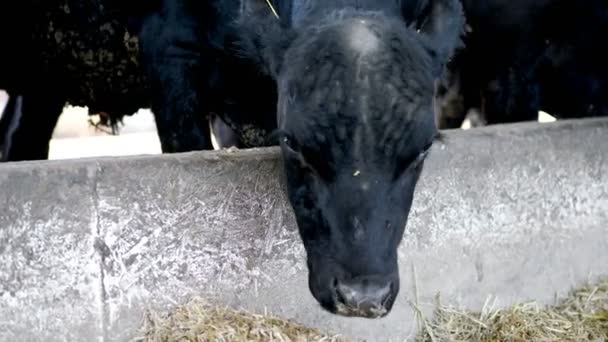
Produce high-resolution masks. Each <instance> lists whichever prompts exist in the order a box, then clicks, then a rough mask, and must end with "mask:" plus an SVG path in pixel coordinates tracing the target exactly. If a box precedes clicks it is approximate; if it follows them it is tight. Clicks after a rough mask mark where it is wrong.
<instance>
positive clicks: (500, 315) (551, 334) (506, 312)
mask: <svg viewBox="0 0 608 342" xmlns="http://www.w3.org/2000/svg"><path fill="white" fill-rule="evenodd" d="M494 305H495V302H494ZM494 305H492V304H490V303H489V301H488V302H486V305H484V307H483V309H482V310H481V312H470V311H467V310H458V309H455V308H453V307H447V306H443V305H441V303H440V302H439V301H438V304H437V307H436V309H435V313H434V317H433V319H432V320H428V319H426V318H424V317H422V318H421V320H423V321H422V322H419V323H421V325H420V326H421V327H422V329H421V333H420V335H419V336H418V337H417V340H419V341H480V342H486V341H608V278H607V279H604V280H602V281H600V282H598V283H596V284H586V285H584V286H582V287H580V288H577V289H574V290H571V291H570V293H569V295H568V296H567V297H566V298H565V299H562V300H561V301H559V302H558V303H557V304H556V305H553V306H545V305H541V304H539V303H537V302H533V301H529V302H523V303H517V304H515V305H513V306H510V307H506V308H502V309H495V308H494V307H493V306H494Z"/></svg>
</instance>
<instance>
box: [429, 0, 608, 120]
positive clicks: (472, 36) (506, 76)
mask: <svg viewBox="0 0 608 342" xmlns="http://www.w3.org/2000/svg"><path fill="white" fill-rule="evenodd" d="M462 2H463V5H464V9H465V13H466V17H467V32H466V35H465V37H464V42H465V46H466V48H465V49H463V50H461V51H459V52H458V53H457V54H456V56H455V57H454V59H453V61H452V62H451V63H450V65H449V72H448V73H447V75H446V78H445V79H444V80H443V83H442V85H441V87H440V89H439V101H438V104H439V106H438V107H439V108H440V112H441V118H440V128H458V127H460V126H461V124H462V122H463V120H464V119H465V117H466V115H467V113H469V112H470V111H473V112H476V113H478V114H479V115H480V116H481V117H480V120H481V124H497V123H508V122H517V121H531V120H537V119H538V111H539V110H543V111H545V112H548V113H549V114H551V115H553V116H554V117H556V118H558V119H559V118H581V117H591V116H606V115H608V64H607V63H606V61H607V60H608V49H606V48H605V46H604V45H605V41H606V38H605V37H607V36H608V2H606V1H604V0H586V1H579V0H537V1H528V0H489V1H476V0H463V1H462Z"/></svg>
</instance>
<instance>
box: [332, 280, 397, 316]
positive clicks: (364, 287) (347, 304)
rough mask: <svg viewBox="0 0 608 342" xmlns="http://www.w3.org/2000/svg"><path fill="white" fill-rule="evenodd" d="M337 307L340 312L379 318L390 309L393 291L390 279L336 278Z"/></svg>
mask: <svg viewBox="0 0 608 342" xmlns="http://www.w3.org/2000/svg"><path fill="white" fill-rule="evenodd" d="M335 287H336V288H335V290H336V308H337V311H338V313H339V314H342V315H345V316H358V317H367V318H378V317H382V316H385V315H386V314H387V313H388V311H389V309H390V308H389V305H390V303H389V302H390V301H391V297H392V296H393V294H392V292H393V290H392V282H391V281H390V280H384V281H383V280H382V279H377V278H376V279H374V278H367V277H366V278H357V279H353V280H349V281H345V280H336V281H335Z"/></svg>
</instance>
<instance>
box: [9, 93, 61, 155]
mask: <svg viewBox="0 0 608 342" xmlns="http://www.w3.org/2000/svg"><path fill="white" fill-rule="evenodd" d="M64 105H65V99H64V98H63V97H60V96H55V95H54V94H52V93H47V92H45V91H38V92H29V93H26V94H24V95H13V96H10V97H9V101H8V103H7V105H6V107H5V108H4V112H3V115H2V119H1V120H0V147H1V148H2V157H1V161H22V160H44V159H48V155H49V143H50V140H51V138H52V136H53V131H54V129H55V125H56V124H57V120H58V119H59V116H60V115H61V112H62V111H63V107H64Z"/></svg>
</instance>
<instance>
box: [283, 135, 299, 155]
mask: <svg viewBox="0 0 608 342" xmlns="http://www.w3.org/2000/svg"><path fill="white" fill-rule="evenodd" d="M282 141H283V145H284V146H285V147H286V148H287V150H289V152H291V153H298V154H299V153H300V147H299V146H298V144H297V143H296V142H295V141H294V140H293V139H292V138H291V137H289V136H284V137H283V139H282Z"/></svg>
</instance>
